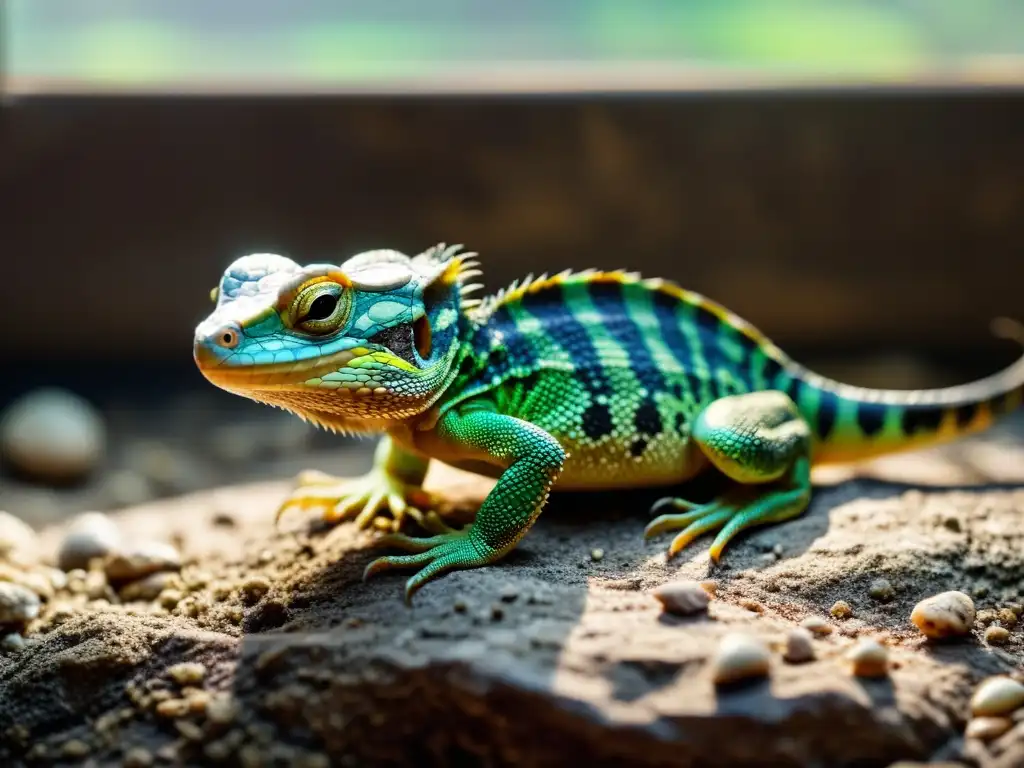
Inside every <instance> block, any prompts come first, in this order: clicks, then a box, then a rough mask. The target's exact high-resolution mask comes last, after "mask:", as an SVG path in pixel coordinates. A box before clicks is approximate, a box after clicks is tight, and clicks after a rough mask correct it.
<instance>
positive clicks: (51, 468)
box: [0, 389, 106, 483]
mask: <svg viewBox="0 0 1024 768" xmlns="http://www.w3.org/2000/svg"><path fill="white" fill-rule="evenodd" d="M105 448H106V428H105V425H104V423H103V419H102V418H101V416H100V415H99V413H98V412H97V411H96V409H95V408H94V407H93V406H92V405H91V404H90V403H89V402H88V401H86V400H84V399H83V398H81V397H79V396H78V395H75V394H73V393H71V392H68V391H66V390H62V389H37V390H35V391H33V392H30V393H28V394H26V395H24V396H22V397H21V398H20V399H18V400H16V401H15V402H13V403H11V404H10V405H9V406H8V407H7V409H6V410H5V411H4V412H3V414H2V415H0V452H2V454H3V456H4V458H5V459H6V460H7V461H8V462H9V463H10V464H11V466H12V467H13V468H14V469H15V470H17V471H18V472H20V473H22V474H24V475H26V476H29V477H32V478H34V479H37V480H41V481H46V482H56V483H66V482H69V481H76V480H80V479H82V478H83V477H84V476H86V475H88V474H89V473H90V472H92V471H93V470H94V469H95V468H96V466H97V465H98V464H99V463H100V462H101V461H102V460H103V456H104V452H105Z"/></svg>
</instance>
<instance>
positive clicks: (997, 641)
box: [984, 625, 1010, 645]
mask: <svg viewBox="0 0 1024 768" xmlns="http://www.w3.org/2000/svg"><path fill="white" fill-rule="evenodd" d="M984 639H985V642H986V643H987V644H988V645H1004V644H1005V643H1006V642H1007V641H1008V640H1009V639H1010V630H1008V629H1007V628H1006V627H998V626H995V625H992V626H991V627H989V628H988V629H986V630H985V635H984Z"/></svg>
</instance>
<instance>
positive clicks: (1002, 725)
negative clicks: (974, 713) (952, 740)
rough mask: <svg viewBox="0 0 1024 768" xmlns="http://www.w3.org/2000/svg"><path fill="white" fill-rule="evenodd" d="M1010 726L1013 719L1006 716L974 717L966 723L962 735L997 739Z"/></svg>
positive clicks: (984, 739)
mask: <svg viewBox="0 0 1024 768" xmlns="http://www.w3.org/2000/svg"><path fill="white" fill-rule="evenodd" d="M1012 727H1013V720H1011V719H1010V718H1008V717H975V718H973V719H972V720H971V721H970V722H969V723H967V729H966V730H965V731H964V736H966V737H967V738H968V739H980V740H981V741H992V740H993V739H998V738H999V737H1000V736H1002V735H1003V734H1004V733H1006V732H1007V731H1008V730H1010V728H1012Z"/></svg>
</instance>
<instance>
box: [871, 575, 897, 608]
mask: <svg viewBox="0 0 1024 768" xmlns="http://www.w3.org/2000/svg"><path fill="white" fill-rule="evenodd" d="M895 593H896V590H894V589H893V588H892V584H891V583H890V582H889V580H888V579H876V580H875V581H873V582H871V586H870V587H869V588H868V596H869V597H870V598H871V599H872V600H877V601H878V602H880V603H887V602H889V601H890V600H892V598H893V595H894V594H895Z"/></svg>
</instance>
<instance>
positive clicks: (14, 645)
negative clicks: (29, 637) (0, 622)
mask: <svg viewBox="0 0 1024 768" xmlns="http://www.w3.org/2000/svg"><path fill="white" fill-rule="evenodd" d="M24 647H25V638H23V637H22V636H21V635H19V634H17V633H15V632H11V633H10V634H7V635H4V637H3V639H2V640H0V648H2V649H3V650H4V651H5V652H6V653H16V652H18V651H20V650H21V649H22V648H24Z"/></svg>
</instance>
